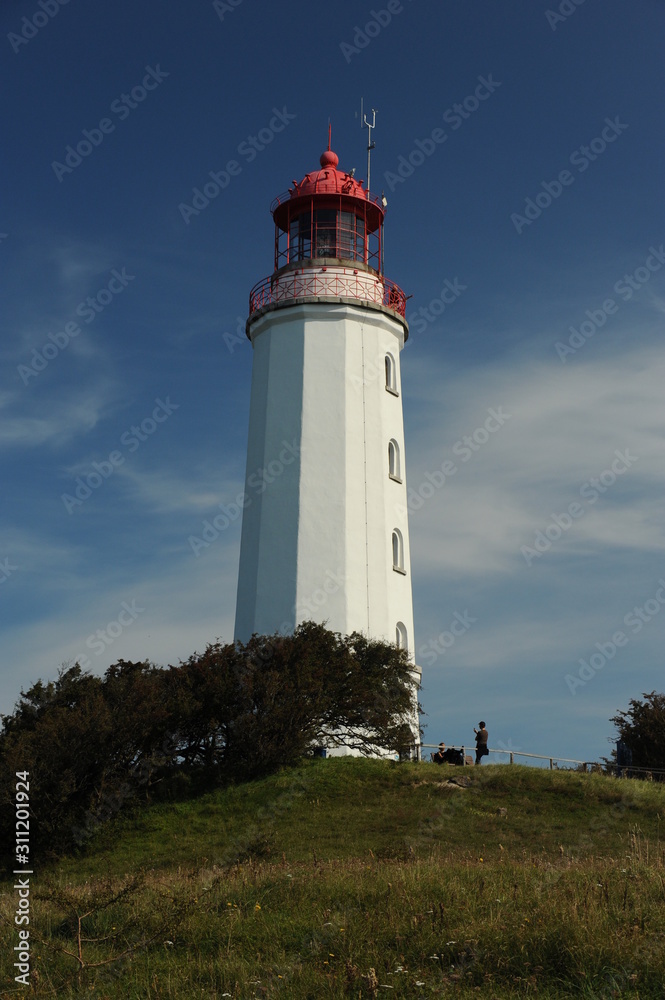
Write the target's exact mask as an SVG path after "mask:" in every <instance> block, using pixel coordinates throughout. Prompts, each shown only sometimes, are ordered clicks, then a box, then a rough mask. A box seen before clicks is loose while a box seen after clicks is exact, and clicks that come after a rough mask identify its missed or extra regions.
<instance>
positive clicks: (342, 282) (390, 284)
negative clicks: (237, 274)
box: [249, 266, 406, 316]
mask: <svg viewBox="0 0 665 1000" xmlns="http://www.w3.org/2000/svg"><path fill="white" fill-rule="evenodd" d="M321 298H323V299H325V298H331V299H339V298H351V299H358V300H359V301H361V302H370V303H375V304H376V305H381V306H386V307H387V308H388V309H392V310H394V312H396V313H397V314H398V315H399V316H404V315H405V313H406V295H405V294H404V292H403V291H402V289H401V288H400V287H399V285H396V284H395V282H394V281H391V280H390V279H389V278H385V277H383V275H381V276H378V275H376V276H375V275H373V274H372V273H371V272H367V271H364V270H363V271H361V270H358V271H356V270H355V269H354V268H344V267H330V268H327V267H325V266H324V267H322V268H318V269H316V270H314V268H311V267H310V268H308V267H304V268H302V269H300V268H298V269H296V270H293V271H287V272H285V273H284V274H280V273H275V274H271V275H270V276H269V277H267V278H263V280H262V281H259V282H258V283H257V284H256V285H254V287H253V288H252V290H251V292H250V293H249V315H250V316H251V315H252V313H254V312H256V311H257V310H259V309H263V308H265V307H266V306H271V305H285V304H287V303H288V302H291V301H294V300H296V299H321Z"/></svg>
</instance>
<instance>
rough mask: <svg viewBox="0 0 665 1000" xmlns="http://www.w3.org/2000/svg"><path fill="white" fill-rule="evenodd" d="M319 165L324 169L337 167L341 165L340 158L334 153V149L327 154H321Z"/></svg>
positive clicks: (327, 151)
mask: <svg viewBox="0 0 665 1000" xmlns="http://www.w3.org/2000/svg"><path fill="white" fill-rule="evenodd" d="M319 163H320V164H321V166H322V167H324V168H325V167H336V166H337V164H338V163H339V156H338V155H337V153H333V151H332V149H326V151H325V153H321V159H320V160H319Z"/></svg>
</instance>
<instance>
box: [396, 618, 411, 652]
mask: <svg viewBox="0 0 665 1000" xmlns="http://www.w3.org/2000/svg"><path fill="white" fill-rule="evenodd" d="M395 644H396V646H397V648H398V649H408V648H409V641H408V636H407V634H406V625H405V624H404V622H397V625H396V626H395Z"/></svg>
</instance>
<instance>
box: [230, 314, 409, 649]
mask: <svg viewBox="0 0 665 1000" xmlns="http://www.w3.org/2000/svg"><path fill="white" fill-rule="evenodd" d="M251 333H252V342H253V347H254V365H253V373H252V398H251V408H250V429H249V443H248V460H247V482H246V487H245V490H246V494H247V497H248V502H247V506H246V508H245V511H244V515H243V528H242V542H241V555H240V572H239V581H238V603H237V609H236V630H235V633H236V638H238V639H240V640H243V641H244V640H246V639H248V638H249V636H250V635H251V634H252V632H259V633H270V632H274V631H276V630H280V629H281V630H284V631H286V630H287V629H288V628H289V627H293V626H294V625H295V624H297V623H298V622H300V621H304V620H307V619H312V620H314V621H320V622H326V623H327V625H328V627H329V628H331V629H333V630H335V631H339V632H341V633H342V634H348V633H349V632H353V631H355V630H358V631H362V632H365V633H367V634H369V635H371V636H373V637H375V638H382V639H386V640H388V641H389V642H394V641H395V627H396V623H397V622H398V621H401V622H403V623H404V625H405V626H406V629H407V634H408V642H409V649H410V650H411V651H412V650H413V609H412V597H411V573H410V562H409V539H408V524H407V522H406V516H405V514H404V513H402V514H400V513H399V511H398V508H400V507H401V508H402V511H405V510H406V478H405V455H404V431H403V420H402V405H401V396H395V395H393V394H392V393H389V392H387V391H386V388H385V372H384V358H385V354H386V352H390V353H391V354H392V356H393V358H394V359H395V362H396V369H397V385H398V389H399V386H400V383H399V351H400V349H401V347H402V346H403V327H402V324H401V323H400V322H398V321H397V320H396V319H394V318H393V317H392V316H390V315H389V314H387V313H385V312H383V311H380V310H377V309H372V308H368V307H365V306H359V305H349V304H344V303H332V302H316V303H305V304H301V305H294V306H289V307H284V308H280V309H277V310H273V311H270V312H268V313H266V314H264V315H263V316H260V317H258V318H257V319H256V320H255V321H254V323H253V325H252V327H251ZM391 438H394V439H395V440H396V441H397V442H398V443H399V446H400V454H401V462H402V483H401V484H400V483H396V482H394V481H393V480H391V479H390V478H389V476H388V442H389V440H390V439H391ZM286 444H290V445H291V449H292V450H293V445H294V444H295V445H296V449H297V448H298V446H299V449H300V454H299V456H298V457H297V458H296V459H294V460H293V461H292V462H291V464H288V465H287V464H284V463H282V462H281V460H280V455H282V456H283V457H285V445H286ZM271 463H273V464H272V466H271ZM279 466H282V470H281V472H280V474H279V475H277V476H275V478H274V479H273V481H272V482H271V483H269V484H268V485H267V488H265V489H264V491H263V492H260V491H259V488H257V485H256V484H257V482H258V481H260V478H261V477H260V476H259V477H257V470H260V469H266V470H270V469H272V471H273V472H274V471H275V470H276V469H277V468H279ZM396 527H397V528H399V529H400V531H401V532H402V535H403V538H404V549H405V562H404V566H405V570H406V575H402V574H399V573H396V572H394V571H393V568H392V531H393V529H394V528H396Z"/></svg>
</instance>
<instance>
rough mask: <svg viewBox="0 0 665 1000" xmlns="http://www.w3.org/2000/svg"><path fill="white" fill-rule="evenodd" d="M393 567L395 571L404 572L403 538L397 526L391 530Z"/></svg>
mask: <svg viewBox="0 0 665 1000" xmlns="http://www.w3.org/2000/svg"><path fill="white" fill-rule="evenodd" d="M392 544H393V569H394V570H395V572H396V573H404V574H406V570H405V569H404V539H403V538H402V532H401V531H400V530H399V528H395V530H394V531H393V541H392Z"/></svg>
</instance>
